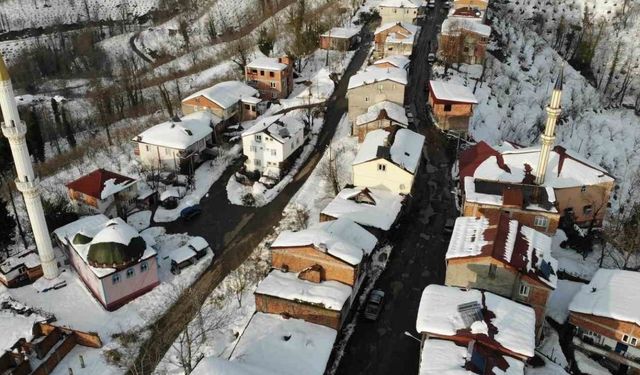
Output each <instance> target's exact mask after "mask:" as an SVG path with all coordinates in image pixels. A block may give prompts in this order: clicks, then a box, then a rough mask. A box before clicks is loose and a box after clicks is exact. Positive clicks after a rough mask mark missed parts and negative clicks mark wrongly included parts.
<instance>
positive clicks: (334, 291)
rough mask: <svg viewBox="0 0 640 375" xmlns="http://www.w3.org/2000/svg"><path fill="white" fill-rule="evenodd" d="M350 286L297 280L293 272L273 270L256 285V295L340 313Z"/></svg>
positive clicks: (329, 282) (334, 282)
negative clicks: (303, 303)
mask: <svg viewBox="0 0 640 375" xmlns="http://www.w3.org/2000/svg"><path fill="white" fill-rule="evenodd" d="M351 292H352V289H351V287H350V286H348V285H346V284H343V283H341V282H338V281H333V280H331V281H322V282H320V283H314V282H311V281H307V280H301V279H299V278H298V274H297V273H294V272H282V271H280V270H273V271H271V273H269V275H267V277H265V278H264V280H262V281H261V282H260V284H258V287H257V288H256V293H257V294H264V295H267V296H272V297H278V298H282V299H286V300H290V301H302V302H305V303H308V304H312V305H318V306H322V307H323V308H325V309H327V310H334V311H340V310H342V307H343V306H344V304H345V302H346V301H347V300H348V299H349V297H350V296H351Z"/></svg>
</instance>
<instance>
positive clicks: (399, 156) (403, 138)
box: [353, 129, 425, 174]
mask: <svg viewBox="0 0 640 375" xmlns="http://www.w3.org/2000/svg"><path fill="white" fill-rule="evenodd" d="M390 136H391V134H390V133H389V132H387V131H386V130H382V129H378V130H374V131H372V132H369V133H367V136H366V137H365V139H364V142H363V143H362V144H361V145H360V149H359V150H358V154H357V155H356V158H355V159H354V161H353V165H357V164H361V163H365V162H368V161H371V160H376V159H380V158H383V159H388V160H389V161H391V162H392V163H394V164H395V165H397V166H399V167H400V168H402V169H404V170H406V171H408V172H410V173H412V174H413V173H415V172H416V169H417V168H418V164H419V163H420V157H421V155H422V146H423V145H424V139H425V138H424V136H423V135H421V134H418V133H415V132H412V131H411V130H408V129H399V130H398V131H396V133H395V136H394V137H393V144H392V145H391V147H389V146H388V138H389V137H390ZM381 147H382V148H385V147H388V148H389V153H388V154H386V153H384V154H385V155H380V152H379V150H380V148H381ZM387 155H388V156H387Z"/></svg>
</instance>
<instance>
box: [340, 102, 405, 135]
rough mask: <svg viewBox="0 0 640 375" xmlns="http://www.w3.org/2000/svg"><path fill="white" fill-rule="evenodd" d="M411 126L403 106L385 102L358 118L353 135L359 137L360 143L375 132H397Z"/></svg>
mask: <svg viewBox="0 0 640 375" xmlns="http://www.w3.org/2000/svg"><path fill="white" fill-rule="evenodd" d="M407 126H409V119H408V118H407V115H406V113H405V110H404V108H403V107H402V106H400V105H398V104H396V103H394V102H390V101H388V100H385V101H383V102H380V103H376V104H374V105H372V106H371V107H369V108H368V109H367V112H366V113H363V114H361V115H360V116H358V117H356V121H355V122H354V123H353V128H352V130H351V131H352V133H351V134H353V135H357V136H358V143H362V142H364V138H365V136H366V135H367V134H368V133H369V132H372V131H374V130H378V129H383V130H386V131H395V130H396V129H399V128H406V127H407Z"/></svg>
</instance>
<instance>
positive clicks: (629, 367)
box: [569, 268, 640, 374]
mask: <svg viewBox="0 0 640 375" xmlns="http://www.w3.org/2000/svg"><path fill="white" fill-rule="evenodd" d="M569 323H570V324H571V325H572V326H573V327H575V333H576V336H575V337H574V338H573V345H574V347H576V348H577V349H580V350H583V351H585V352H587V353H589V354H595V355H597V356H601V357H603V358H605V359H606V360H607V361H610V362H613V364H615V365H617V366H618V368H619V371H618V372H617V373H619V374H623V373H631V374H637V373H638V372H640V273H638V272H634V271H623V270H611V269H603V268H601V269H599V270H598V271H597V272H596V274H595V275H594V276H593V278H592V279H591V281H590V282H589V284H587V285H584V286H582V288H581V289H580V290H579V291H578V293H577V294H576V295H575V296H574V297H573V300H572V301H571V304H569Z"/></svg>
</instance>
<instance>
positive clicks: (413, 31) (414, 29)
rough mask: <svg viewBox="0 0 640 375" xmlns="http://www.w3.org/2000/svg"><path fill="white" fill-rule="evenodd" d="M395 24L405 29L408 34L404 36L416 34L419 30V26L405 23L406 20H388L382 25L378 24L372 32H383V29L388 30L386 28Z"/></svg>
mask: <svg viewBox="0 0 640 375" xmlns="http://www.w3.org/2000/svg"><path fill="white" fill-rule="evenodd" d="M396 25H398V26H400V27H402V28H403V29H405V30H406V31H407V33H408V35H406V36H409V35H416V34H417V33H418V32H419V31H420V26H416V25H414V24H411V23H407V22H388V23H385V24H383V25H380V26H378V28H376V30H375V32H374V34H378V33H381V32H383V31H385V30H388V29H390V28H392V27H394V26H396Z"/></svg>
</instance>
